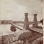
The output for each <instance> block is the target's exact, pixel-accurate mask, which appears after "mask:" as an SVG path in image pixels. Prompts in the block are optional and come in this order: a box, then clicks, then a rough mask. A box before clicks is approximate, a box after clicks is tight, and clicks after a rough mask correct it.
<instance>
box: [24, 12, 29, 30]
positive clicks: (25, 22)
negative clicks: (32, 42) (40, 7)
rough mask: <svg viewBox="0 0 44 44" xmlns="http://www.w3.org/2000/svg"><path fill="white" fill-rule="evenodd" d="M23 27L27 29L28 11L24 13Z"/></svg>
mask: <svg viewBox="0 0 44 44" xmlns="http://www.w3.org/2000/svg"><path fill="white" fill-rule="evenodd" d="M23 29H25V30H29V21H28V13H25V19H24V27H23Z"/></svg>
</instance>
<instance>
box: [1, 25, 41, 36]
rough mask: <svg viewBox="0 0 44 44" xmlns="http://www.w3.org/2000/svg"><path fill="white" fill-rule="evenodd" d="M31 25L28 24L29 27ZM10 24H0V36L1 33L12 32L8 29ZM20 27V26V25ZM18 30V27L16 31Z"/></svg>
mask: <svg viewBox="0 0 44 44" xmlns="http://www.w3.org/2000/svg"><path fill="white" fill-rule="evenodd" d="M39 25H41V24H39ZM31 26H32V25H30V27H31ZM10 27H11V25H10V24H0V36H1V35H8V34H10V33H14V32H12V31H11V30H10ZM21 28H22V27H21ZM18 31H20V30H19V29H17V32H18Z"/></svg>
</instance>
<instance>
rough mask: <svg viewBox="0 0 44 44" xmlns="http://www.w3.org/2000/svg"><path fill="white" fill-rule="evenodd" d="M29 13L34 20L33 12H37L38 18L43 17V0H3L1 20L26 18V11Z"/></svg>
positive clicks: (30, 18)
mask: <svg viewBox="0 0 44 44" xmlns="http://www.w3.org/2000/svg"><path fill="white" fill-rule="evenodd" d="M26 12H27V13H28V17H29V20H33V14H35V13H36V14H37V19H38V20H40V19H42V17H43V2H42V0H1V19H0V20H14V21H21V19H22V20H24V13H26Z"/></svg>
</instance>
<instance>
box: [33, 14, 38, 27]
mask: <svg viewBox="0 0 44 44" xmlns="http://www.w3.org/2000/svg"><path fill="white" fill-rule="evenodd" d="M33 27H38V23H37V14H34V24H33Z"/></svg>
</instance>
